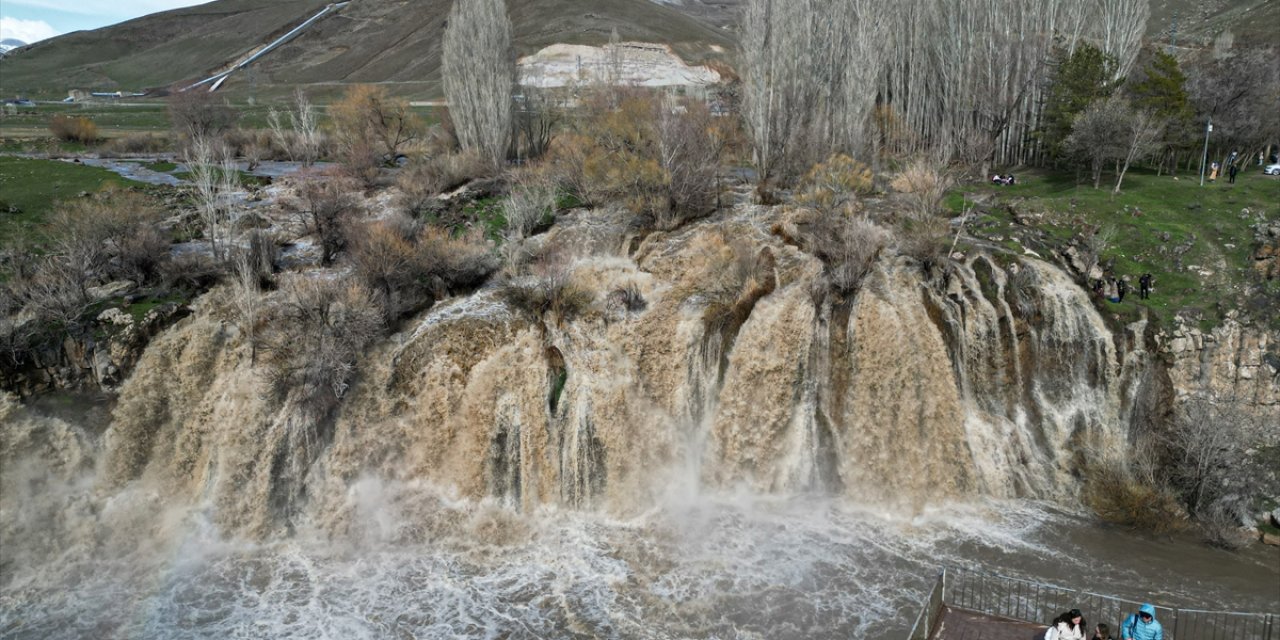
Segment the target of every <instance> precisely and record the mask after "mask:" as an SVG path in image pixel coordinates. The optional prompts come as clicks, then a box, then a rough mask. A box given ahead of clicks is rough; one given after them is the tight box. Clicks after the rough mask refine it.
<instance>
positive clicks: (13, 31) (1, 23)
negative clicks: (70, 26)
mask: <svg viewBox="0 0 1280 640" xmlns="http://www.w3.org/2000/svg"><path fill="white" fill-rule="evenodd" d="M56 35H58V30H57V29H54V28H53V27H51V26H49V23H48V22H45V21H44V20H23V19H21V18H8V17H4V16H0V40H4V39H6V38H15V39H17V40H21V41H23V42H25V43H27V44H32V43H34V42H38V41H40V40H44V39H45V38H52V37H54V36H56Z"/></svg>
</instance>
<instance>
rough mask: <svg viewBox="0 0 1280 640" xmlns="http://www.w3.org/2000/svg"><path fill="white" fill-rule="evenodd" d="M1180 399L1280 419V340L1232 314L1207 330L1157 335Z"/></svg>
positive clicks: (1179, 329) (1182, 328) (1176, 330)
mask: <svg viewBox="0 0 1280 640" xmlns="http://www.w3.org/2000/svg"><path fill="white" fill-rule="evenodd" d="M1156 339H1157V342H1158V344H1159V346H1160V350H1161V352H1162V354H1163V355H1164V356H1165V357H1166V359H1167V362H1168V364H1167V367H1168V372H1169V377H1170V381H1171V382H1172V385H1173V389H1174V390H1175V392H1176V394H1177V397H1178V398H1179V399H1186V398H1188V397H1191V396H1202V397H1207V398H1208V399H1210V400H1213V401H1216V402H1230V403H1234V404H1237V405H1243V406H1247V407H1253V408H1254V409H1255V410H1257V411H1259V412H1263V413H1267V412H1270V413H1274V414H1276V415H1277V417H1278V419H1280V336H1278V335H1277V334H1276V333H1275V332H1273V331H1268V330H1266V329H1263V328H1257V327H1248V326H1244V325H1242V324H1240V323H1239V322H1238V321H1237V320H1236V316H1235V314H1229V315H1228V317H1227V319H1226V321H1225V322H1223V323H1222V324H1221V325H1220V326H1218V327H1216V328H1214V329H1212V330H1210V331H1203V330H1201V329H1199V328H1197V327H1193V326H1188V325H1186V324H1184V323H1180V324H1178V325H1177V326H1175V327H1174V328H1172V329H1170V330H1168V331H1166V332H1163V333H1161V334H1159V335H1158V336H1157V338H1156Z"/></svg>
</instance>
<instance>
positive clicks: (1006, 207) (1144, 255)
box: [947, 167, 1280, 327]
mask: <svg viewBox="0 0 1280 640" xmlns="http://www.w3.org/2000/svg"><path fill="white" fill-rule="evenodd" d="M1018 182H1019V183H1018V184H1017V185H1014V186H1008V187H1002V186H995V185H991V184H978V185H968V186H966V187H964V188H963V189H960V190H958V191H957V192H955V193H953V194H951V196H950V197H949V198H948V201H947V204H948V206H949V207H950V208H951V209H952V210H953V211H960V210H962V209H963V208H964V207H965V206H966V205H965V202H966V201H968V202H973V201H977V202H978V203H980V204H979V205H978V206H977V208H976V209H975V211H976V212H978V216H977V217H976V219H975V220H974V221H973V224H972V226H971V228H970V232H971V233H972V235H974V236H975V237H979V238H983V239H985V240H988V241H991V242H995V243H997V244H1001V245H1003V246H1005V247H1007V248H1009V249H1010V250H1013V251H1017V252H1019V253H1022V252H1024V251H1025V250H1032V251H1036V252H1037V253H1042V254H1043V252H1045V251H1054V250H1058V249H1062V248H1064V247H1065V246H1066V245H1068V244H1070V243H1072V242H1076V243H1080V244H1083V243H1084V242H1085V241H1086V239H1088V238H1090V237H1092V236H1093V235H1094V234H1098V235H1097V236H1096V238H1097V239H1100V240H1105V242H1103V243H1101V244H1102V246H1103V249H1102V251H1101V257H1100V262H1101V264H1102V265H1103V266H1104V268H1107V269H1108V270H1109V271H1110V272H1111V273H1113V274H1115V275H1116V276H1119V277H1127V278H1128V279H1129V281H1130V284H1131V285H1132V286H1133V289H1134V290H1135V292H1134V293H1133V295H1131V296H1129V297H1126V298H1125V300H1124V302H1123V303H1120V304H1114V303H1106V308H1108V309H1110V310H1112V311H1114V312H1116V313H1117V314H1119V315H1121V316H1125V315H1129V314H1134V313H1135V312H1136V310H1137V308H1138V307H1139V306H1144V307H1147V308H1148V309H1149V310H1150V311H1151V312H1152V314H1153V315H1154V316H1156V317H1157V318H1159V319H1161V320H1163V321H1170V320H1172V319H1173V318H1174V317H1175V316H1177V315H1179V314H1181V315H1183V316H1184V317H1186V318H1187V319H1189V320H1191V321H1194V322H1198V323H1200V324H1201V325H1202V326H1205V327H1208V326H1213V325H1215V324H1217V323H1218V322H1219V321H1221V319H1222V317H1223V316H1224V315H1225V314H1226V313H1227V312H1229V311H1231V310H1233V309H1239V310H1242V311H1247V312H1251V313H1253V315H1254V317H1255V318H1257V319H1261V320H1264V321H1265V320H1266V319H1267V314H1266V312H1267V311H1268V310H1269V309H1268V308H1265V307H1266V306H1267V303H1268V302H1270V303H1271V306H1276V304H1277V303H1278V301H1280V283H1278V282H1276V281H1270V282H1263V281H1261V280H1260V279H1259V278H1258V277H1257V276H1256V274H1255V273H1254V271H1253V268H1252V263H1253V250H1254V248H1255V243H1254V225H1256V224H1257V223H1258V222H1259V221H1260V220H1277V219H1280V178H1275V177H1271V176H1266V175H1263V174H1262V173H1261V170H1260V169H1258V168H1255V167H1249V168H1248V169H1247V170H1246V171H1245V172H1243V173H1241V174H1240V176H1239V178H1238V179H1237V183H1236V184H1234V185H1230V184H1226V181H1225V180H1219V181H1218V182H1216V183H1206V185H1205V186H1204V187H1201V186H1200V182H1199V177H1198V176H1193V175H1184V176H1178V177H1176V178H1175V177H1170V176H1167V175H1165V176H1157V175H1155V173H1153V172H1149V171H1136V172H1131V173H1130V174H1129V175H1128V176H1127V177H1126V178H1125V182H1124V189H1123V191H1122V192H1121V193H1120V194H1119V195H1115V196H1113V195H1112V194H1111V190H1110V188H1109V187H1110V186H1111V185H1104V188H1102V189H1094V188H1093V187H1092V185H1091V184H1079V183H1077V181H1076V177H1075V175H1074V174H1071V173H1052V172H1022V173H1019V174H1018ZM1143 273H1151V274H1153V275H1154V276H1155V291H1154V293H1153V295H1152V297H1151V299H1150V300H1145V301H1144V300H1139V299H1138V296H1137V294H1136V288H1137V279H1138V277H1139V276H1140V275H1141V274H1143ZM1259 305H1262V306H1263V307H1264V308H1259ZM1272 322H1277V321H1276V320H1274V319H1273V320H1272Z"/></svg>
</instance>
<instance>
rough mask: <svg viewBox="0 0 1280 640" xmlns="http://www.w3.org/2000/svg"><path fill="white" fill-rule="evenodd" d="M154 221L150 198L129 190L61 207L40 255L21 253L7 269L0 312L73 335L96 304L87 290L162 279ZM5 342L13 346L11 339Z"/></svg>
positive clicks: (163, 250) (163, 254)
mask: <svg viewBox="0 0 1280 640" xmlns="http://www.w3.org/2000/svg"><path fill="white" fill-rule="evenodd" d="M161 215H162V214H161V211H160V209H159V207H157V206H156V205H155V203H154V202H153V201H152V200H151V199H150V198H148V197H146V196H144V195H142V194H140V193H135V192H131V191H115V190H109V191H106V192H103V193H101V194H96V195H94V196H92V197H89V198H80V199H77V200H75V201H72V202H68V203H63V204H60V205H59V206H58V207H57V208H56V209H55V210H54V211H53V212H52V213H51V214H50V217H49V223H48V225H47V227H46V231H47V234H48V243H47V245H46V246H45V247H44V251H43V255H36V254H35V253H34V252H22V253H21V254H19V255H18V257H17V258H16V259H15V260H13V261H12V262H11V263H10V264H9V265H7V266H8V267H9V269H8V270H9V272H10V273H9V276H10V277H9V278H8V279H7V281H6V282H5V283H4V287H3V289H4V291H5V293H4V296H3V297H4V299H5V305H6V306H8V307H10V308H12V309H26V310H28V311H29V312H31V314H32V318H33V321H34V322H35V325H34V326H43V327H44V329H42V331H45V332H48V330H49V329H48V328H49V327H55V328H56V330H57V331H61V332H64V333H75V332H77V331H79V330H80V329H82V328H83V327H84V326H85V324H84V321H85V319H86V318H85V315H86V313H87V312H88V311H89V309H90V308H91V305H92V304H93V303H94V302H95V301H94V300H93V299H91V297H90V296H89V293H88V290H89V288H91V287H93V286H96V285H98V284H101V283H104V282H109V281H115V280H125V279H127V280H131V281H133V282H135V283H136V284H138V285H144V286H145V285H148V284H155V283H158V282H160V281H161V280H162V279H163V277H164V274H165V271H166V270H167V268H168V265H169V261H170V258H169V243H168V241H167V239H166V238H165V237H164V236H163V235H162V234H161V233H160V232H159V230H158V229H157V228H156V225H157V223H158V222H159V220H160V217H161ZM6 342H11V343H12V342H15V339H14V336H13V335H10V336H8V337H7V338H6ZM17 342H21V341H20V340H18V341H17Z"/></svg>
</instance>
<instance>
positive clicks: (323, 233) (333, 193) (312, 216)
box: [294, 170, 360, 265]
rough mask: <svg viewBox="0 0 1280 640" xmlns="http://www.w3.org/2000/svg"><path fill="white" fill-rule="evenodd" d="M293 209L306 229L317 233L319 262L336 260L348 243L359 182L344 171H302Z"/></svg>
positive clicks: (324, 262) (305, 231)
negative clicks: (348, 230) (348, 231)
mask: <svg viewBox="0 0 1280 640" xmlns="http://www.w3.org/2000/svg"><path fill="white" fill-rule="evenodd" d="M296 185H297V202H296V203H295V205H294V211H295V212H296V214H297V218H298V222H299V224H300V226H301V227H302V229H303V232H304V233H309V234H312V235H314V236H315V237H316V243H317V244H318V245H319V247H320V262H321V264H324V265H329V264H332V263H333V259H334V257H336V256H337V255H338V252H339V251H341V250H342V248H343V247H344V246H345V245H346V228H345V227H346V225H347V224H348V221H349V220H350V219H351V218H352V217H353V216H354V215H355V213H356V209H357V206H358V203H357V200H356V193H357V192H359V191H360V185H359V183H357V182H356V181H355V180H353V179H351V178H350V177H349V176H348V175H347V174H345V173H343V172H341V171H334V170H326V171H314V172H307V173H304V174H300V175H299V177H298V179H297V183H296Z"/></svg>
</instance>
